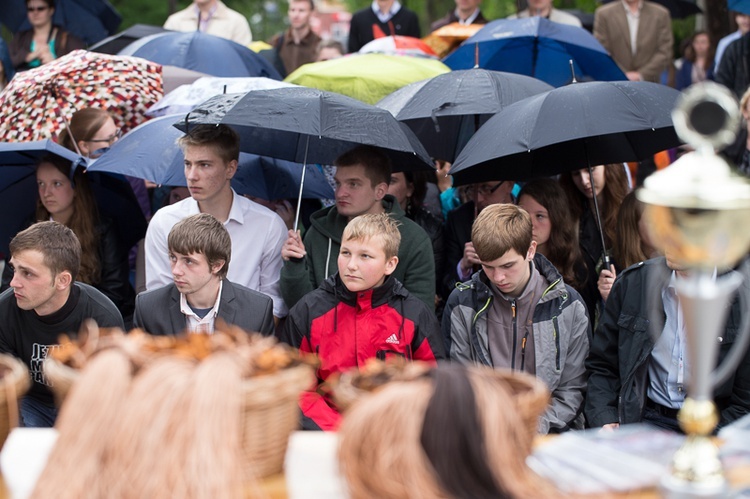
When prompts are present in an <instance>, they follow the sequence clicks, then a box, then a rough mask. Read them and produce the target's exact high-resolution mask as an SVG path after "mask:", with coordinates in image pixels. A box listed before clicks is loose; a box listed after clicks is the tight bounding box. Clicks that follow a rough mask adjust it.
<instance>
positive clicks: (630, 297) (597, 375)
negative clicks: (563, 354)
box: [584, 258, 750, 427]
mask: <svg viewBox="0 0 750 499" xmlns="http://www.w3.org/2000/svg"><path fill="white" fill-rule="evenodd" d="M670 275H671V271H670V270H669V268H668V267H667V266H666V261H665V259H664V258H655V259H653V260H648V261H646V262H641V263H638V264H636V265H633V266H632V267H630V268H628V269H627V270H625V271H624V272H622V273H621V274H620V275H619V276H618V278H617V280H616V281H615V285H614V286H613V287H612V292H611V293H610V295H609V298H608V299H607V303H606V306H605V309H604V314H603V315H602V317H601V320H600V322H599V327H597V329H596V332H595V333H594V339H593V341H592V343H591V348H590V350H589V356H588V358H587V359H586V369H587V370H588V371H589V373H590V375H589V381H588V390H587V393H586V404H585V407H584V414H585V415H586V420H587V422H588V424H589V426H591V427H598V426H603V425H605V424H609V423H620V424H626V423H636V422H639V421H640V420H641V416H642V414H643V407H644V404H645V401H646V390H647V387H648V364H649V359H650V356H651V351H652V350H653V347H654V338H655V337H658V335H659V334H660V333H661V330H662V329H663V324H664V319H665V317H664V307H663V304H662V298H661V290H662V289H663V288H664V286H665V285H666V284H667V283H668V282H669V278H670ZM741 292H744V293H748V292H750V287H749V286H748V282H747V276H745V283H744V285H743V287H742V288H741ZM725 312H726V311H717V317H721V316H722V314H723V313H725ZM739 327H740V304H739V302H738V301H737V300H736V299H735V301H734V303H733V304H732V306H731V309H730V311H729V314H728V319H727V323H726V326H725V330H724V334H723V335H722V337H720V338H717V341H721V345H720V347H719V355H718V357H719V359H718V361H719V362H720V361H721V360H722V359H724V357H726V355H727V353H728V352H729V349H730V348H731V346H732V345H733V344H734V342H735V340H736V339H737V335H738V334H739ZM748 352H750V350H749V351H748ZM748 352H745V356H744V358H743V360H742V362H741V363H740V365H739V367H738V368H737V370H736V372H735V373H734V375H733V376H731V377H730V378H729V380H728V381H727V382H725V383H724V384H722V385H721V386H719V387H718V388H717V389H716V390H715V391H714V401H715V402H716V405H717V408H718V410H719V411H720V422H719V424H720V425H722V426H723V425H726V424H729V423H731V422H732V421H734V420H736V419H738V418H740V417H742V416H743V415H745V414H747V413H748V412H750V354H749V353H748Z"/></svg>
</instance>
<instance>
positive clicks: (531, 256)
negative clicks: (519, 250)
mask: <svg viewBox="0 0 750 499" xmlns="http://www.w3.org/2000/svg"><path fill="white" fill-rule="evenodd" d="M534 255H536V241H531V245H530V246H529V250H528V251H527V252H526V260H527V261H529V262H530V261H531V260H533V259H534Z"/></svg>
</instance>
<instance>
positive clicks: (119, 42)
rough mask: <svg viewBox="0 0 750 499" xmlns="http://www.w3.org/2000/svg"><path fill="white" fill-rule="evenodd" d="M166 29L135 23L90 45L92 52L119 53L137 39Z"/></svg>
mask: <svg viewBox="0 0 750 499" xmlns="http://www.w3.org/2000/svg"><path fill="white" fill-rule="evenodd" d="M166 31H169V30H166V29H164V28H162V27H161V26H151V25H149V24H135V25H133V26H131V27H129V28H128V29H126V30H124V31H120V32H119V33H117V34H116V35H112V36H110V37H108V38H105V39H104V40H102V41H100V42H98V43H96V44H94V45H92V46H91V47H89V51H90V52H99V53H100V54H110V55H117V54H118V53H119V52H120V50H122V49H124V48H125V47H127V46H128V45H130V44H131V43H133V42H134V41H136V40H140V39H141V38H143V37H146V36H150V35H155V34H157V33H164V32H166Z"/></svg>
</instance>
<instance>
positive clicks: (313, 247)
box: [280, 194, 435, 310]
mask: <svg viewBox="0 0 750 499" xmlns="http://www.w3.org/2000/svg"><path fill="white" fill-rule="evenodd" d="M382 203H383V208H385V211H386V213H388V214H390V215H391V216H392V217H393V218H395V219H396V221H397V222H398V223H399V226H398V230H399V232H401V245H400V246H399V250H398V266H397V267H396V270H395V271H394V272H393V277H395V278H396V279H398V280H399V281H400V282H401V283H402V284H403V285H404V287H405V288H406V289H408V290H409V292H410V293H411V294H413V295H414V296H416V297H417V298H419V299H420V300H422V301H423V302H425V304H426V305H427V306H428V307H429V309H430V310H434V308H435V259H434V255H433V251H432V242H431V241H430V237H429V236H428V235H427V233H426V232H425V231H424V229H422V228H421V227H420V226H419V225H417V224H416V223H414V222H413V221H411V220H409V219H408V218H406V214H405V213H404V211H403V210H402V209H401V206H399V204H398V203H397V202H396V198H394V197H393V196H391V195H390V194H389V195H386V196H385V197H384V198H383V201H382ZM347 223H348V220H347V218H346V217H345V216H343V215H339V213H338V210H337V209H336V206H330V207H328V208H323V209H322V210H318V211H316V212H315V213H313V214H312V216H311V217H310V228H309V229H308V230H307V231H306V232H305V238H304V241H303V242H304V244H305V251H306V252H307V255H306V256H305V258H299V259H294V260H289V261H287V262H284V267H282V269H281V281H280V284H281V296H282V297H283V298H284V301H285V302H286V304H287V306H289V307H290V308H291V307H292V306H294V304H295V303H297V302H298V301H299V300H300V299H301V298H302V297H303V296H304V295H305V294H307V293H309V292H310V291H312V290H314V289H315V288H317V287H318V286H320V284H321V283H322V282H323V281H324V280H325V279H326V278H328V277H329V276H331V275H333V274H335V273H336V272H338V256H339V249H340V248H341V236H342V235H343V233H344V228H345V227H346V224H347Z"/></svg>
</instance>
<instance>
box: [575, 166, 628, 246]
mask: <svg viewBox="0 0 750 499" xmlns="http://www.w3.org/2000/svg"><path fill="white" fill-rule="evenodd" d="M560 185H561V186H562V188H563V190H564V191H565V194H567V196H568V199H569V200H570V211H571V213H572V215H573V217H574V220H576V221H580V219H581V215H583V213H584V211H585V210H587V209H589V206H588V203H589V199H588V198H587V197H586V196H585V195H584V194H583V193H582V192H581V191H579V190H578V188H577V187H576V185H575V184H574V183H573V172H566V173H563V174H562V175H560ZM628 189H629V187H628V178H627V176H626V174H625V167H624V166H623V164H622V163H610V164H608V165H604V188H603V189H602V192H601V199H602V200H603V202H602V203H600V204H599V210H600V211H601V216H602V226H603V228H604V242H605V243H606V245H607V248H611V247H612V244H613V242H614V240H615V232H616V230H617V228H616V225H617V211H618V210H619V208H620V205H621V204H622V200H623V199H625V196H626V195H627V193H628ZM605 249H606V248H605Z"/></svg>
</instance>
